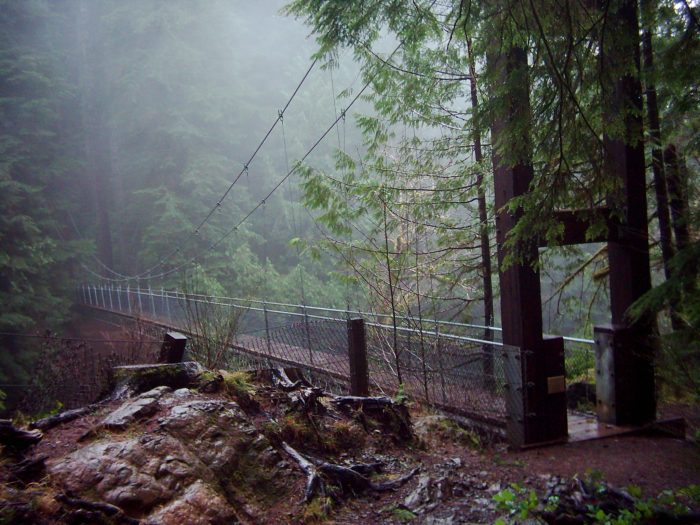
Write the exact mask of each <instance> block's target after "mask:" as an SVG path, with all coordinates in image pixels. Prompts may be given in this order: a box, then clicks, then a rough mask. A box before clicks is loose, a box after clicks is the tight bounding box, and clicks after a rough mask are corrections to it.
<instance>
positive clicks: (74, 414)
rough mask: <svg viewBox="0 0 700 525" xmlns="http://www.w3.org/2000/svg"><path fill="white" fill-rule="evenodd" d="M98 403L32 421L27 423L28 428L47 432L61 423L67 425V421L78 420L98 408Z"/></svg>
mask: <svg viewBox="0 0 700 525" xmlns="http://www.w3.org/2000/svg"><path fill="white" fill-rule="evenodd" d="M100 406H101V405H100V404H99V403H95V404H92V405H88V406H85V407H82V408H75V409H73V410H66V411H65V412H61V413H59V414H56V415H55V416H49V417H45V418H43V419H39V420H37V421H32V422H31V423H29V428H38V429H39V430H49V429H51V428H53V427H55V426H58V425H60V424H62V423H68V422H69V421H73V420H74V419H78V418H79V417H81V416H84V415H86V414H90V413H92V412H94V411H95V410H97V409H98V408H100Z"/></svg>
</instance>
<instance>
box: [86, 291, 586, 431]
mask: <svg viewBox="0 0 700 525" xmlns="http://www.w3.org/2000/svg"><path fill="white" fill-rule="evenodd" d="M79 299H80V300H81V301H82V302H84V303H85V304H89V305H91V306H96V307H98V308H102V309H105V310H109V311H116V312H120V313H123V314H126V315H129V316H137V317H140V318H142V319H145V320H147V321H153V322H155V323H160V326H167V327H172V328H174V329H179V330H182V331H184V332H185V333H187V334H188V335H189V336H190V342H189V343H188V356H189V357H190V358H193V359H196V360H199V361H201V362H203V364H205V366H209V367H212V368H213V367H218V368H250V367H260V366H264V367H269V366H295V367H300V368H302V369H304V370H305V372H306V374H308V375H309V376H311V377H312V378H313V381H314V382H315V383H317V384H320V385H323V386H325V387H326V388H329V389H330V390H333V391H336V392H347V391H348V389H349V380H350V367H349V352H348V333H347V324H346V320H347V319H349V318H350V317H351V316H352V317H363V318H365V319H366V320H370V321H372V322H366V334H367V358H368V368H369V379H370V385H371V387H372V389H373V391H374V392H380V393H384V394H387V395H397V394H403V395H406V396H408V397H409V398H411V399H416V400H420V401H424V402H427V403H430V404H433V405H437V406H439V407H442V408H446V409H449V410H453V411H456V412H459V413H462V414H464V415H467V416H470V417H472V418H476V419H482V420H485V421H488V422H492V423H496V424H499V425H503V424H504V423H505V422H506V420H507V417H506V416H508V417H509V418H510V422H511V423H512V424H515V423H517V420H518V419H522V418H521V417H520V416H518V414H520V413H521V412H522V399H521V397H522V385H521V384H520V382H521V374H522V370H521V361H520V351H519V349H517V348H513V347H507V346H505V345H503V343H502V341H501V334H502V332H501V330H500V328H498V327H486V326H481V325H473V324H465V323H458V322H450V321H439V320H426V319H420V318H414V317H410V316H409V317H406V316H403V317H401V316H398V317H397V318H396V320H397V326H396V330H394V327H393V325H389V324H383V323H386V322H387V321H386V319H387V317H386V316H384V317H382V316H380V315H377V314H373V313H371V312H353V313H351V312H348V311H346V310H340V309H333V308H319V307H312V306H306V305H292V304H284V303H276V302H271V301H254V300H244V299H235V298H220V297H209V296H204V295H197V294H183V293H180V292H172V291H163V290H160V291H155V290H147V289H142V288H135V289H134V288H126V289H124V288H120V287H117V288H114V287H99V286H83V287H82V288H81V289H80V290H79ZM217 325H218V326H217ZM428 326H430V327H431V328H430V329H425V328H426V327H428ZM222 334H223V335H222ZM198 338H199V339H200V340H214V341H215V342H217V345H216V346H217V349H216V350H212V351H214V352H216V353H217V354H216V355H215V356H214V357H215V358H214V359H212V358H211V354H209V353H207V352H206V351H205V352H204V353H202V350H201V348H200V349H199V350H198V349H197V345H196V344H195V343H196V341H197V339H198ZM592 343H593V342H592V341H591V340H588V339H581V338H574V337H564V344H565V355H566V377H567V381H568V382H578V381H582V382H587V383H593V382H594V378H595V374H594V367H595V352H594V351H593V344H592ZM222 349H224V350H225V352H223V351H222ZM213 364H215V366H212V365H213ZM400 385H401V386H400ZM518 396H520V397H518Z"/></svg>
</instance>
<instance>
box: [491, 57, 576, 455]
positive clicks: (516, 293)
mask: <svg viewBox="0 0 700 525" xmlns="http://www.w3.org/2000/svg"><path fill="white" fill-rule="evenodd" d="M488 67H489V68H490V69H491V70H492V71H494V72H498V74H499V75H500V77H501V81H502V82H503V84H504V85H509V86H512V87H510V88H509V89H508V92H507V93H506V96H505V100H504V102H505V106H504V111H503V112H501V114H499V115H497V117H496V118H495V120H494V121H493V123H492V125H491V135H492V137H493V142H494V143H495V144H497V145H498V147H497V148H496V149H495V150H494V154H493V167H494V189H495V194H494V198H495V199H494V200H495V204H496V240H497V246H498V263H499V279H500V287H501V318H502V322H503V343H504V344H505V345H508V346H513V347H516V348H518V349H520V352H521V359H517V358H515V356H514V359H513V365H518V366H519V367H520V374H521V377H520V378H519V379H520V384H521V385H522V390H521V398H520V399H515V398H513V401H514V403H512V404H510V405H509V414H508V418H509V419H508V426H507V429H506V431H507V434H508V438H509V440H510V442H511V444H513V445H515V446H518V447H521V446H524V445H534V444H537V443H545V442H550V441H557V440H563V439H565V438H566V435H567V422H566V402H565V398H564V396H563V395H562V394H561V392H559V391H558V389H555V390H556V391H553V390H551V389H550V388H549V385H550V383H551V381H552V379H554V378H558V377H559V376H560V374H559V372H560V370H563V368H564V355H563V351H561V352H560V351H558V350H559V349H558V348H557V346H556V343H551V342H545V340H544V338H543V335H542V305H541V298H540V275H539V271H538V270H537V269H536V268H535V267H534V263H535V262H537V260H538V251H537V246H536V245H534V244H533V245H530V246H528V247H526V248H523V253H522V255H524V256H525V257H526V258H527V262H526V263H513V264H511V265H510V266H507V267H506V266H505V258H506V250H505V244H506V239H507V238H508V234H509V232H511V231H512V230H513V229H515V228H516V227H517V226H518V221H519V220H520V217H521V216H522V214H523V211H522V209H516V210H512V209H510V208H508V204H509V203H510V202H511V200H512V199H514V198H517V197H520V196H522V195H526V194H527V193H528V191H529V188H530V183H531V182H532V180H533V176H534V175H533V173H534V172H533V167H532V161H531V142H530V136H529V134H528V131H527V128H528V126H527V125H525V124H524V123H525V122H528V121H529V119H530V114H529V112H530V105H529V85H528V76H527V73H528V62H527V52H526V50H525V49H524V48H520V47H511V48H510V49H506V50H505V51H504V52H501V53H499V54H494V55H492V56H489V58H488ZM516 79H517V80H518V82H514V80H516ZM518 130H520V131H519V134H518V136H515V135H514V132H515V131H518ZM525 250H527V252H525ZM514 371H516V370H515V369H514ZM551 371H556V376H554V377H552V376H551V375H550V374H549V372H551ZM516 372H517V371H516ZM562 399H563V400H564V402H563V403H562Z"/></svg>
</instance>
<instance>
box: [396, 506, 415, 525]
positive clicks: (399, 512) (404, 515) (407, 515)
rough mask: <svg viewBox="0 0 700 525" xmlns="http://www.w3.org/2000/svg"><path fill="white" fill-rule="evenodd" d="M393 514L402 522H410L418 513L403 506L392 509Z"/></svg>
mask: <svg viewBox="0 0 700 525" xmlns="http://www.w3.org/2000/svg"><path fill="white" fill-rule="evenodd" d="M391 514H392V515H393V516H394V518H395V519H397V520H399V521H400V522H401V523H408V522H409V521H412V520H414V519H415V518H416V515H415V514H414V513H413V512H411V511H410V510H408V509H405V508H403V507H395V508H394V509H392V511H391Z"/></svg>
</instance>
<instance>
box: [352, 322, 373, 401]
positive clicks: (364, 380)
mask: <svg viewBox="0 0 700 525" xmlns="http://www.w3.org/2000/svg"><path fill="white" fill-rule="evenodd" d="M347 323H348V354H349V358H350V394H351V395H353V396H368V395H369V371H368V367H367V339H366V337H365V321H364V320H363V319H362V318H355V319H348V321H347Z"/></svg>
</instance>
